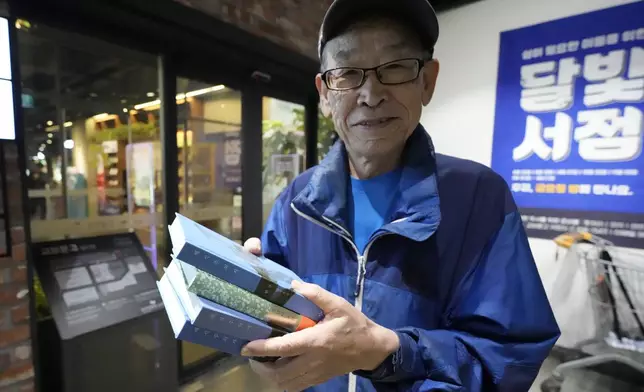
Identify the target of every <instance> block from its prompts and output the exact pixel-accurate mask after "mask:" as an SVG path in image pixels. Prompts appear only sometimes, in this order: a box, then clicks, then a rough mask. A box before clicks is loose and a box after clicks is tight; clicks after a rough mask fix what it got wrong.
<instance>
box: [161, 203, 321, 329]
mask: <svg viewBox="0 0 644 392" xmlns="http://www.w3.org/2000/svg"><path fill="white" fill-rule="evenodd" d="M168 230H169V231H170V238H171V239H172V249H173V252H174V255H175V256H176V258H178V259H180V260H181V261H183V262H184V263H187V264H190V265H192V266H194V267H196V268H197V269H199V270H201V271H204V272H207V273H209V274H210V275H214V276H216V277H218V278H220V279H222V280H224V281H226V282H229V283H232V284H234V285H236V286H238V287H240V288H242V289H244V290H247V291H250V292H252V293H254V294H256V295H258V296H260V297H262V298H264V299H266V300H268V301H270V302H272V303H274V304H277V305H280V306H282V307H284V308H286V309H289V310H291V311H293V312H295V313H298V314H301V315H303V316H306V317H308V318H309V319H311V320H313V321H315V322H318V321H320V320H321V319H322V318H323V317H324V313H323V312H322V310H321V309H320V308H319V307H318V306H317V305H315V304H314V303H313V302H311V301H309V300H308V299H307V298H305V297H304V296H302V295H301V294H298V293H296V292H295V291H293V289H292V287H291V282H292V281H294V280H298V281H302V280H301V279H300V278H299V277H298V276H297V275H296V274H295V273H294V272H293V271H291V270H289V269H288V268H286V267H284V266H282V265H280V264H278V263H276V262H274V261H272V260H270V259H268V258H266V257H263V256H256V255H254V254H252V253H250V252H249V251H247V250H246V249H244V247H243V246H241V245H239V244H238V243H236V242H235V241H232V240H230V239H228V238H226V237H224V236H223V235H220V234H218V233H216V232H215V231H213V230H210V229H208V228H207V227H205V226H202V225H200V224H199V223H196V222H194V221H192V220H190V219H188V218H186V217H185V216H183V215H181V214H179V213H177V214H176V216H175V219H174V221H173V222H172V224H171V225H170V226H169V227H168Z"/></svg>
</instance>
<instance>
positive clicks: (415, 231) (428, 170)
mask: <svg viewBox="0 0 644 392" xmlns="http://www.w3.org/2000/svg"><path fill="white" fill-rule="evenodd" d="M402 166H403V167H402V173H401V178H400V185H399V188H398V197H397V198H396V201H395V202H394V203H395V207H394V208H393V211H394V212H393V214H392V216H391V217H390V219H389V222H390V223H388V224H385V226H384V227H383V228H382V229H381V230H383V231H386V232H391V233H395V234H399V235H402V236H405V237H408V238H410V239H412V240H415V241H424V240H426V239H427V238H429V237H430V236H432V235H433V234H434V232H435V231H436V229H437V228H438V225H439V223H440V219H441V214H440V203H439V197H438V186H437V181H436V158H435V153H434V146H433V144H432V140H431V138H430V137H429V135H428V134H427V132H426V131H425V129H424V128H423V126H422V125H420V124H419V125H418V127H416V129H415V130H414V132H413V133H412V135H411V136H410V137H409V139H408V140H407V143H406V145H405V149H404V151H403V159H402ZM349 182H350V179H349V165H348V157H347V152H346V148H345V146H344V143H342V141H340V140H339V141H338V142H336V144H335V145H334V146H333V147H332V148H331V150H330V151H329V153H328V154H327V156H326V157H325V158H324V160H323V161H322V162H321V163H320V164H319V165H318V167H317V168H315V169H314V170H313V174H312V176H311V179H310V180H309V182H308V184H307V185H306V187H305V188H304V189H303V190H302V191H301V192H300V193H299V194H298V195H297V196H296V197H295V198H294V199H293V202H292V207H293V208H294V209H296V210H297V211H298V212H299V213H301V214H304V215H306V217H307V218H309V219H313V220H315V221H316V222H317V223H319V224H323V225H324V226H325V227H327V228H328V229H329V230H332V231H334V232H337V233H338V234H344V235H345V236H348V235H349V232H348V230H347V229H346V228H347V227H348V225H347V219H348V214H349V209H348V208H347V207H348V206H347V196H348V194H347V190H348V187H349V186H350V185H349Z"/></svg>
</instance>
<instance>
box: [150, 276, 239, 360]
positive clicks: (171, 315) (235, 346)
mask: <svg viewBox="0 0 644 392" xmlns="http://www.w3.org/2000/svg"><path fill="white" fill-rule="evenodd" d="M157 287H158V288H159V294H161V300H162V301H163V305H164V307H165V310H166V314H167V315H168V319H169V320H170V325H171V326H172V331H173V332H174V337H175V338H176V339H179V340H183V341H187V342H190V343H194V344H198V345H201V346H205V347H210V348H212V349H215V350H218V351H222V352H224V353H227V354H230V355H236V356H238V355H240V354H241V350H242V348H243V347H244V346H245V345H246V344H247V343H248V340H244V339H240V338H237V337H234V336H230V335H227V334H223V333H221V332H214V331H211V330H208V329H204V328H199V327H196V326H194V325H192V323H191V322H190V318H189V317H188V315H187V314H186V313H185V311H184V309H183V307H182V306H181V302H180V301H179V298H178V297H177V294H176V293H175V291H174V288H173V287H172V284H171V283H170V280H169V279H168V277H167V276H165V275H164V276H163V277H162V278H161V279H160V280H159V281H158V282H157Z"/></svg>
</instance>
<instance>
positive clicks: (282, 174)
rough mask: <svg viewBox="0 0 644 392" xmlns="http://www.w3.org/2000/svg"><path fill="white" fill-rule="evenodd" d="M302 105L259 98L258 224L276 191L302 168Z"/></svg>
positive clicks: (264, 215)
mask: <svg viewBox="0 0 644 392" xmlns="http://www.w3.org/2000/svg"><path fill="white" fill-rule="evenodd" d="M304 121H305V107H304V105H300V104H297V103H292V102H288V101H283V100H280V99H277V98H272V97H263V98H262V155H263V156H262V215H263V220H262V224H266V220H267V219H268V216H269V214H270V213H271V209H272V208H273V204H274V203H275V199H276V198H277V196H279V194H280V192H282V190H284V188H285V187H286V186H287V185H288V184H290V183H291V181H293V179H294V178H295V177H297V175H298V174H300V173H302V172H303V171H304V170H305V162H306V156H305V152H306V140H305V124H304Z"/></svg>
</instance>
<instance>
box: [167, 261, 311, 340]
mask: <svg viewBox="0 0 644 392" xmlns="http://www.w3.org/2000/svg"><path fill="white" fill-rule="evenodd" d="M170 268H171V269H170V271H169V272H170V273H172V274H173V275H172V276H176V278H175V279H176V280H177V281H178V280H180V283H181V285H182V286H183V287H182V290H185V291H186V292H187V293H189V294H186V295H187V296H188V295H192V296H194V297H201V298H205V299H208V300H210V301H212V302H214V303H217V304H219V305H223V306H225V307H227V308H230V309H234V310H236V311H239V312H242V313H244V314H246V315H248V316H252V317H254V318H256V319H258V320H261V321H263V322H265V323H267V324H268V325H271V326H273V327H276V328H280V329H285V330H287V331H289V332H294V331H299V330H302V329H304V328H308V327H312V326H313V325H315V322H314V321H313V320H311V319H309V318H308V317H306V316H302V315H300V314H297V313H295V312H293V311H292V310H288V309H286V308H283V307H281V306H279V305H277V304H274V303H272V302H270V301H268V300H266V299H264V298H262V297H260V296H258V295H255V294H253V293H251V292H250V291H246V290H244V289H242V288H241V287H238V286H235V285H234V284H231V283H228V282H226V281H224V280H223V279H220V278H218V277H216V276H214V275H211V274H209V273H207V272H205V271H201V270H198V269H197V268H196V267H194V266H192V265H190V264H187V263H184V262H183V261H181V260H179V259H177V258H174V259H173V260H172V262H171V263H170ZM171 281H173V282H174V280H173V279H172V278H171ZM180 297H181V295H180ZM193 322H194V320H193Z"/></svg>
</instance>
